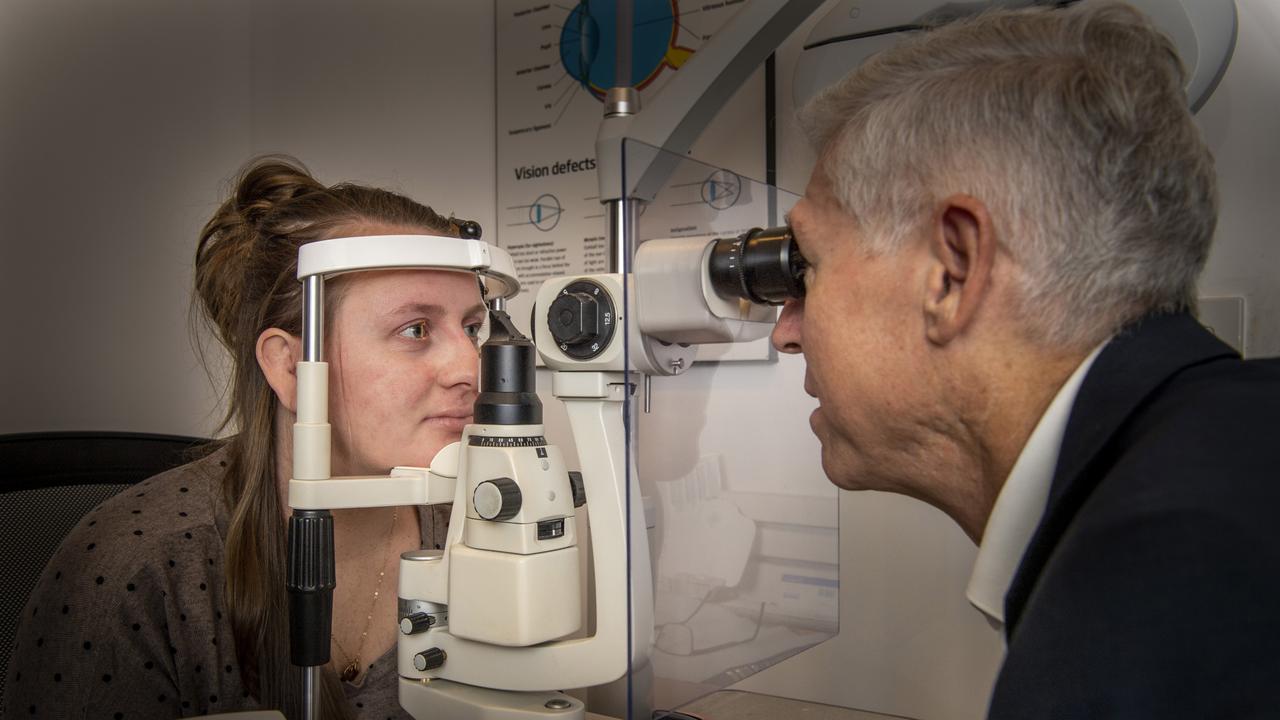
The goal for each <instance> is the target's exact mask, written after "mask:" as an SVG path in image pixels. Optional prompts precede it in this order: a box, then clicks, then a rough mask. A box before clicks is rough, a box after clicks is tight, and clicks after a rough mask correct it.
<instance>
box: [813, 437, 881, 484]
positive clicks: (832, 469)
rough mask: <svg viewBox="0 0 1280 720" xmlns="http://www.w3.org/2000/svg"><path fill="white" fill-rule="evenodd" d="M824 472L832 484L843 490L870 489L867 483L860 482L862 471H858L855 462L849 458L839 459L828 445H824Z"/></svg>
mask: <svg viewBox="0 0 1280 720" xmlns="http://www.w3.org/2000/svg"><path fill="white" fill-rule="evenodd" d="M822 472H823V473H824V474H825V475H826V476H827V480H829V481H830V482H831V484H832V485H835V486H836V487H838V488H840V489H842V490H868V489H870V488H868V487H867V486H866V484H865V483H862V482H859V481H858V479H857V478H859V477H860V476H861V475H862V473H860V472H858V471H857V470H856V469H855V468H854V467H853V464H852V463H850V462H848V461H847V460H844V461H842V460H839V459H837V458H835V457H833V453H830V452H828V451H827V445H826V444H825V443H824V444H823V446H822Z"/></svg>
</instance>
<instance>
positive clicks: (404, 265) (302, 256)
mask: <svg viewBox="0 0 1280 720" xmlns="http://www.w3.org/2000/svg"><path fill="white" fill-rule="evenodd" d="M379 269H419V270H457V271H463V272H473V273H476V274H478V275H483V276H484V277H486V278H488V279H489V283H488V284H487V286H488V288H489V297H490V298H493V297H502V298H511V297H514V296H515V295H516V293H518V292H520V281H519V280H518V279H517V278H516V268H515V263H513V262H512V261H511V255H510V254H508V253H507V251H506V250H503V249H502V248H500V247H495V246H493V245H490V244H489V243H486V242H483V241H481V240H470V239H465V238H452V237H441V236H438V235H367V236H363V237H347V238H333V239H332V240H320V241H317V242H313V243H307V244H306V245H303V246H301V247H300V248H299V249H298V279H299V280H302V279H304V278H307V277H310V276H312V275H337V274H339V273H344V272H352V271H355V270H379Z"/></svg>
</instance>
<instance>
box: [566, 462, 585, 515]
mask: <svg viewBox="0 0 1280 720" xmlns="http://www.w3.org/2000/svg"><path fill="white" fill-rule="evenodd" d="M569 488H570V489H571V490H572V491H573V506H574V507H576V508H580V507H582V506H583V505H586V504H587V489H586V488H585V487H584V486H583V485H582V473H580V472H577V471H575V470H570V471H569Z"/></svg>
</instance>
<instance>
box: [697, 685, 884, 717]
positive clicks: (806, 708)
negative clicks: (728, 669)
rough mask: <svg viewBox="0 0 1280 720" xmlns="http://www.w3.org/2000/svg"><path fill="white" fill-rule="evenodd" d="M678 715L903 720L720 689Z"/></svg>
mask: <svg viewBox="0 0 1280 720" xmlns="http://www.w3.org/2000/svg"><path fill="white" fill-rule="evenodd" d="M678 709H679V710H680V712H685V713H691V714H693V715H699V716H701V717H703V718H706V720H776V719H777V718H803V719H804V720H903V718H901V717H900V716H897V715H882V714H880V713H874V712H867V711H866V710H851V709H849V708H842V707H837V706H835V705H822V704H820V703H811V702H805V701H803V700H792V699H790V698H782V697H775V696H773V695H760V694H757V693H750V692H744V691H742V690H721V691H719V692H715V693H712V694H710V695H707V696H706V697H701V698H698V699H697V700H694V701H693V702H690V703H688V704H686V705H684V706H682V707H680V708H678Z"/></svg>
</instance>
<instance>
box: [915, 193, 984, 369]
mask: <svg viewBox="0 0 1280 720" xmlns="http://www.w3.org/2000/svg"><path fill="white" fill-rule="evenodd" d="M929 250H930V254H931V255H932V262H931V265H930V268H929V275H928V280H927V287H926V290H927V296H926V298H925V304H924V312H925V332H926V334H927V336H928V338H929V340H930V342H933V343H936V344H938V345H945V344H947V343H949V342H951V341H952V340H954V339H955V338H957V337H959V336H960V335H961V334H962V333H964V332H965V330H966V329H968V327H969V326H970V324H972V322H973V320H974V317H976V316H977V313H978V308H979V307H980V306H981V304H982V302H983V300H984V299H985V298H986V296H987V295H988V294H989V293H990V291H991V270H992V267H993V266H994V265H995V259H996V254H997V251H998V250H999V244H998V242H997V240H996V233H995V228H994V227H993V226H992V224H991V214H990V213H989V212H988V211H987V206H986V205H985V204H983V202H982V201H981V200H978V199H977V198H974V197H972V196H970V195H964V194H957V195H952V196H950V197H948V198H946V199H945V200H943V201H942V202H941V203H940V204H939V205H938V209H937V210H936V211H935V212H934V214H933V216H932V217H931V218H930V221H929Z"/></svg>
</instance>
